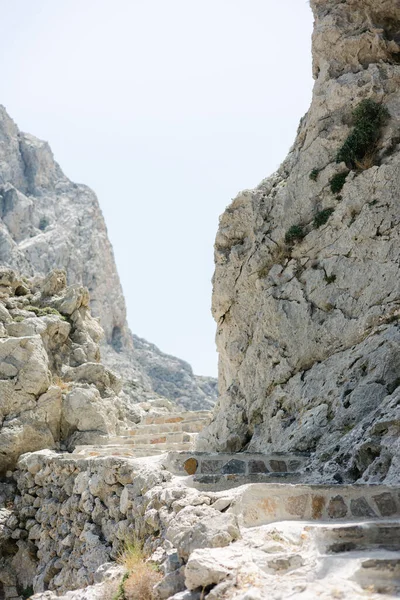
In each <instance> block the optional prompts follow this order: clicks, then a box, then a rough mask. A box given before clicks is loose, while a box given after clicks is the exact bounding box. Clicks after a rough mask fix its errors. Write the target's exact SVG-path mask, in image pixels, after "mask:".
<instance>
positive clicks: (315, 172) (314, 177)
mask: <svg viewBox="0 0 400 600" xmlns="http://www.w3.org/2000/svg"><path fill="white" fill-rule="evenodd" d="M319 174H320V169H313V170H312V171H311V173H310V179H311V181H317V179H318V175H319Z"/></svg>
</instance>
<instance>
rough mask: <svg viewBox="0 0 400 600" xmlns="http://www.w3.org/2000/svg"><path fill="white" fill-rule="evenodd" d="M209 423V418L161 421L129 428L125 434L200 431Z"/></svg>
mask: <svg viewBox="0 0 400 600" xmlns="http://www.w3.org/2000/svg"><path fill="white" fill-rule="evenodd" d="M207 424H208V419H197V420H193V421H180V422H179V423H161V424H154V423H153V424H151V425H144V424H143V425H142V424H140V425H138V426H137V427H133V428H131V429H127V430H126V433H125V435H131V436H136V435H142V434H148V435H154V434H156V435H157V434H161V433H173V432H185V433H199V432H200V431H202V430H203V429H204V427H205V426H206V425H207Z"/></svg>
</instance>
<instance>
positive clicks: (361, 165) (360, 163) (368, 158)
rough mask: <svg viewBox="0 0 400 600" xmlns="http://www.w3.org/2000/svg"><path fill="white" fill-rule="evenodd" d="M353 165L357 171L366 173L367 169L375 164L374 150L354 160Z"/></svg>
mask: <svg viewBox="0 0 400 600" xmlns="http://www.w3.org/2000/svg"><path fill="white" fill-rule="evenodd" d="M354 164H355V166H356V168H357V169H358V170H359V171H367V169H370V168H371V167H373V166H374V165H375V164H376V148H374V149H373V150H371V151H370V152H367V154H366V155H365V156H364V157H363V158H360V159H358V160H357V159H356V160H355V161H354Z"/></svg>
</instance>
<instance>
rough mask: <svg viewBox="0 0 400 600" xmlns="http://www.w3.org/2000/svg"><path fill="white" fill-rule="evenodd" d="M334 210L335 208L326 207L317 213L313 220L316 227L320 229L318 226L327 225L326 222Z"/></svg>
mask: <svg viewBox="0 0 400 600" xmlns="http://www.w3.org/2000/svg"><path fill="white" fill-rule="evenodd" d="M334 211H335V209H334V208H325V209H324V210H321V211H320V212H319V213H317V214H316V215H315V217H314V221H313V226H314V229H318V227H321V226H322V225H325V223H327V221H328V219H329V217H330V216H331V214H332V213H333V212H334Z"/></svg>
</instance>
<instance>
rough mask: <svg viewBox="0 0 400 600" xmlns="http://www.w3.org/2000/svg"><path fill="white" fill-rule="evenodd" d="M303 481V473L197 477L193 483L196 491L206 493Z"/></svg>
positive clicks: (234, 474)
mask: <svg viewBox="0 0 400 600" xmlns="http://www.w3.org/2000/svg"><path fill="white" fill-rule="evenodd" d="M300 480H301V473H254V474H252V475H238V474H236V473H233V474H230V475H228V474H225V475H222V474H214V475H195V476H194V477H193V482H194V483H195V484H196V489H199V490H204V491H213V492H221V491H223V490H229V489H231V488H234V487H239V486H241V485H247V484H252V483H268V484H270V483H287V484H293V483H298V482H299V481H300Z"/></svg>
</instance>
